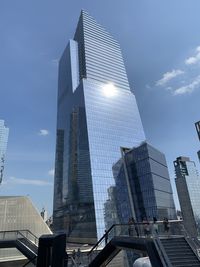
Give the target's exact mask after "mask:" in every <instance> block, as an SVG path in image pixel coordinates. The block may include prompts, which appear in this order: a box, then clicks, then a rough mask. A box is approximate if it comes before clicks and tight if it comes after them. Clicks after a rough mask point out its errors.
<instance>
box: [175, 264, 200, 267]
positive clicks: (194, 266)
mask: <svg viewBox="0 0 200 267" xmlns="http://www.w3.org/2000/svg"><path fill="white" fill-rule="evenodd" d="M173 267H200V264H199V263H193V264H192V265H191V264H190V263H185V264H183V263H176V264H173Z"/></svg>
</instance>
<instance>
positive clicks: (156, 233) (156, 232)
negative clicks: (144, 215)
mask: <svg viewBox="0 0 200 267" xmlns="http://www.w3.org/2000/svg"><path fill="white" fill-rule="evenodd" d="M153 233H154V234H155V235H158V224H157V218H156V217H153Z"/></svg>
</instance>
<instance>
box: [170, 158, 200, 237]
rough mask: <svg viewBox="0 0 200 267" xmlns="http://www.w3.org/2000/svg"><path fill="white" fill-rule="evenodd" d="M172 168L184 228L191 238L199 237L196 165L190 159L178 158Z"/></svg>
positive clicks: (199, 214) (199, 217) (199, 181)
mask: <svg viewBox="0 0 200 267" xmlns="http://www.w3.org/2000/svg"><path fill="white" fill-rule="evenodd" d="M174 167H175V173H176V179H175V182H176V188H177V192H178V198H179V202H180V206H181V211H182V215H183V220H184V225H185V228H186V229H187V231H188V232H189V233H190V234H191V235H192V236H195V237H196V236H197V234H198V236H200V210H199V207H200V195H199V192H200V176H199V175H198V171H197V169H196V165H195V163H194V161H190V158H187V157H178V158H177V159H176V160H175V161H174Z"/></svg>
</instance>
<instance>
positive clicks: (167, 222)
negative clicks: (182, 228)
mask: <svg viewBox="0 0 200 267" xmlns="http://www.w3.org/2000/svg"><path fill="white" fill-rule="evenodd" d="M163 225H164V232H165V233H167V235H169V227H170V226H169V221H168V218H167V217H164V218H163Z"/></svg>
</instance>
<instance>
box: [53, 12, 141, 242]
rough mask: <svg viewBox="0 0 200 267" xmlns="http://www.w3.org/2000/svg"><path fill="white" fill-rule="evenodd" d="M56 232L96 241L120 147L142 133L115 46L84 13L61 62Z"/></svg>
mask: <svg viewBox="0 0 200 267" xmlns="http://www.w3.org/2000/svg"><path fill="white" fill-rule="evenodd" d="M57 108H58V110H57V140H56V160H55V183H54V211H53V224H54V230H55V231H56V230H65V231H66V233H67V235H68V238H69V239H70V238H71V240H73V241H80V240H81V239H82V240H83V241H86V240H88V238H90V241H92V240H93V241H94V242H95V241H96V239H99V238H100V237H101V236H102V235H103V234H104V230H105V220H104V218H105V214H104V213H105V210H104V206H105V203H106V201H107V199H108V189H109V188H110V187H111V186H113V185H114V178H113V173H112V165H113V164H114V163H115V162H116V161H117V160H118V159H119V158H120V155H121V152H120V147H135V146H138V145H139V144H140V143H141V142H142V141H144V140H145V135H144V131H143V127H142V123H141V119H140V115H139V111H138V107H137V103H136V99H135V96H134V94H133V93H132V91H131V89H130V87H129V82H128V79H127V74H126V70H125V66H124V61H123V58H122V54H121V49H120V46H119V44H118V42H117V41H116V40H115V39H114V38H113V37H112V36H111V35H110V34H109V33H108V32H107V31H106V30H105V29H104V28H103V27H102V26H101V25H100V24H98V23H97V22H96V21H95V20H94V19H93V18H92V17H91V16H90V15H88V13H87V12H85V11H82V12H81V15H80V18H79V22H78V25H77V29H76V32H75V35H74V39H73V40H70V41H69V43H68V45H67V47H66V49H65V51H64V53H63V55H62V57H61V59H60V62H59V81H58V105H57Z"/></svg>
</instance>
